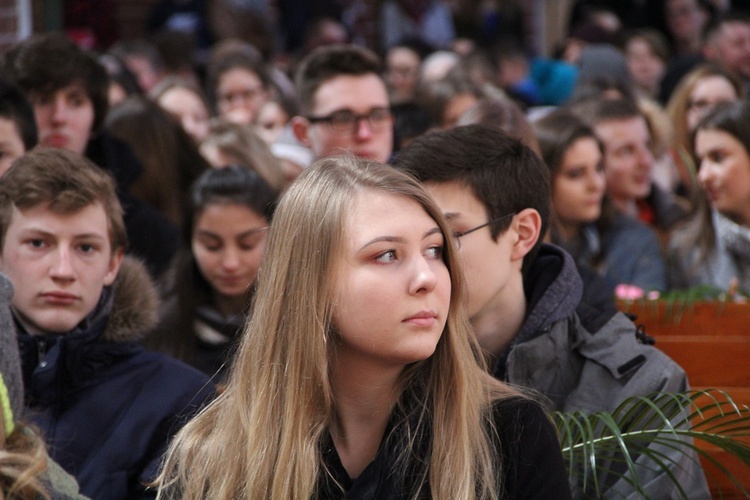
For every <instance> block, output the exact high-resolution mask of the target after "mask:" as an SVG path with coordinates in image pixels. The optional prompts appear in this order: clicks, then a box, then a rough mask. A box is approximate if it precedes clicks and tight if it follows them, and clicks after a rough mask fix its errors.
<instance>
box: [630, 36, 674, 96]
mask: <svg viewBox="0 0 750 500" xmlns="http://www.w3.org/2000/svg"><path fill="white" fill-rule="evenodd" d="M625 58H626V60H627V64H628V70H629V71H630V75H631V76H632V77H633V81H634V82H635V83H636V85H638V86H639V87H642V88H644V89H653V88H655V87H656V86H658V84H659V82H660V81H661V78H662V77H663V76H664V71H665V70H666V67H667V66H666V64H665V63H664V61H662V60H661V59H660V58H659V56H657V55H656V54H655V53H654V51H653V50H652V49H651V46H650V45H649V44H648V42H647V41H646V40H644V39H643V38H633V39H632V40H631V41H630V42H628V45H627V47H626V48H625Z"/></svg>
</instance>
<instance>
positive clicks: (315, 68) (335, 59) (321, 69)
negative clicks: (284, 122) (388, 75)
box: [294, 45, 385, 114]
mask: <svg viewBox="0 0 750 500" xmlns="http://www.w3.org/2000/svg"><path fill="white" fill-rule="evenodd" d="M381 70H382V65H381V62H380V58H379V57H378V56H377V55H376V54H375V53H374V52H372V51H371V50H369V49H365V48H363V47H358V46H356V45H327V46H324V47H320V48H318V49H316V50H314V51H312V52H311V53H310V54H309V55H308V56H307V57H305V58H304V59H303V60H302V62H300V64H299V67H298V68H297V72H296V73H295V78H294V81H295V84H296V86H297V95H298V96H299V107H300V112H301V113H302V114H306V113H310V112H311V111H312V108H313V107H314V106H315V95H316V94H317V93H318V89H319V88H320V87H321V86H322V85H323V84H324V83H326V82H327V81H328V80H331V79H333V78H336V77H337V76H342V75H347V76H363V75H369V74H374V75H376V76H378V77H380V74H381ZM383 86H385V83H383Z"/></svg>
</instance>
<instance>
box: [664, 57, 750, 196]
mask: <svg viewBox="0 0 750 500" xmlns="http://www.w3.org/2000/svg"><path fill="white" fill-rule="evenodd" d="M743 95H744V92H743V88H742V84H741V83H740V82H739V81H738V80H737V78H736V77H735V76H733V75H732V74H731V73H729V72H728V71H726V70H724V69H722V68H720V67H718V66H715V65H712V64H703V65H700V66H698V67H697V68H695V69H694V70H692V71H691V72H690V73H688V74H687V75H685V76H684V77H683V78H682V80H680V84H679V85H678V86H677V88H676V89H675V91H674V92H673V93H672V97H671V98H670V99H669V102H668V103H667V114H668V115H669V119H670V121H671V122H672V126H673V128H674V137H673V140H672V145H671V148H670V149H671V153H672V157H673V159H674V164H675V166H676V169H675V172H674V173H673V180H672V189H673V191H675V192H676V193H677V194H678V195H682V196H684V197H686V198H688V199H690V201H691V202H695V200H693V198H694V197H696V196H697V197H698V198H700V197H701V196H702V195H701V194H700V192H699V185H698V179H697V170H698V169H697V168H696V165H695V161H694V159H693V145H692V142H691V141H692V134H693V133H694V132H695V127H697V126H698V122H700V121H701V119H702V118H703V117H705V116H706V115H707V114H708V113H709V112H710V111H711V110H712V109H713V108H714V107H715V106H716V105H717V104H721V103H725V102H735V101H737V100H738V99H740V98H742V96H743Z"/></svg>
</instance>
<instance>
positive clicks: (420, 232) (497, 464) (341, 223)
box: [158, 156, 569, 500]
mask: <svg viewBox="0 0 750 500" xmlns="http://www.w3.org/2000/svg"><path fill="white" fill-rule="evenodd" d="M458 262H459V257H458V254H457V251H456V249H455V247H454V241H453V238H452V236H451V230H450V228H449V227H448V226H447V225H446V223H445V221H444V219H443V216H442V214H441V213H440V210H439V209H438V208H437V206H436V205H435V203H434V202H433V201H432V199H431V198H430V197H429V196H428V195H427V194H426V192H425V190H424V188H423V187H422V186H421V185H420V184H419V183H418V182H417V181H415V180H414V179H413V178H411V177H410V176H408V175H406V174H403V173H401V172H398V171H396V170H394V169H392V168H391V167H387V166H384V165H381V164H378V163H374V162H368V161H366V160H360V159H354V158H353V157H347V156H344V157H329V158H325V159H323V160H320V161H319V162H317V163H316V164H315V165H313V166H312V167H310V169H308V170H306V171H305V172H304V173H303V174H302V175H301V176H300V178H299V179H298V180H297V181H296V182H295V183H294V184H292V186H291V187H290V188H289V189H288V191H287V192H286V194H285V195H284V197H283V198H282V200H281V201H280V203H279V206H278V208H277V210H276V212H275V215H274V222H273V224H272V226H271V229H270V233H269V236H268V243H267V251H266V254H265V256H264V261H263V264H262V265H261V269H260V271H259V276H258V289H257V293H256V294H255V302H254V308H253V312H252V314H251V318H250V320H249V322H248V324H247V327H246V329H245V334H244V337H243V340H242V343H241V345H240V347H239V349H238V351H237V355H236V358H235V360H234V364H233V367H232V371H231V373H230V376H229V380H228V383H227V387H226V390H225V391H224V393H223V394H222V395H221V396H220V397H219V398H218V399H217V400H216V402H215V403H214V404H212V405H211V406H210V407H208V408H207V409H206V410H205V411H204V412H203V413H202V414H201V415H199V416H198V417H197V418H195V419H194V420H193V421H191V422H190V423H189V424H188V425H187V426H186V427H185V430H184V432H181V433H180V435H179V436H178V437H177V438H176V439H175V440H174V442H173V443H172V445H171V448H170V451H169V453H168V456H167V458H166V462H165V465H164V468H163V471H162V474H161V476H160V479H159V481H158V484H159V487H160V492H159V495H160V497H161V498H184V499H198V498H235V499H237V498H272V499H285V500H286V499H289V498H300V499H301V498H361V497H365V496H367V497H373V498H438V499H456V498H461V499H472V498H492V499H496V498H516V497H518V498H550V497H557V498H560V497H568V496H569V493H567V492H569V486H568V484H567V478H566V475H565V470H564V466H563V463H562V457H561V454H560V449H559V444H558V443H557V439H556V437H555V432H554V429H553V428H552V427H551V424H550V422H549V421H548V420H547V417H546V416H545V415H544V412H543V411H542V410H541V408H540V406H539V405H538V404H537V403H535V402H532V401H530V400H529V399H527V398H525V397H523V396H521V395H519V394H518V392H517V391H515V390H513V389H511V388H510V387H508V386H507V385H505V384H503V383H502V382H499V381H497V380H495V379H493V378H492V377H491V376H490V375H488V374H487V372H486V371H485V369H484V367H483V366H482V363H481V362H480V359H481V358H482V355H481V354H480V351H479V348H478V346H477V344H476V341H475V339H474V336H473V335H472V333H471V327H470V325H469V323H468V320H467V317H466V312H465V311H464V308H463V304H462V303H463V296H462V293H461V288H462V286H461V276H460V271H459V268H458V265H459V264H458Z"/></svg>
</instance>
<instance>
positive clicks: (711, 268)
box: [669, 100, 750, 293]
mask: <svg viewBox="0 0 750 500" xmlns="http://www.w3.org/2000/svg"><path fill="white" fill-rule="evenodd" d="M693 144H694V151H695V156H696V158H697V163H698V182H699V183H700V186H701V188H702V191H703V193H704V195H705V196H704V197H703V199H702V200H701V203H700V204H699V205H698V208H697V209H696V211H695V213H694V215H693V216H692V218H691V219H690V220H689V221H687V222H686V223H685V225H683V226H682V227H680V228H678V229H677V230H675V232H674V234H673V235H672V239H671V241H670V252H669V254H670V257H671V259H670V284H671V286H672V287H673V288H686V287H691V286H696V285H712V286H714V287H717V288H720V289H722V290H727V289H735V288H737V287H739V288H740V289H741V290H742V291H744V292H745V293H750V103H749V102H748V101H746V100H743V101H739V102H735V103H726V104H721V105H719V106H717V107H716V108H715V109H714V110H713V111H712V112H711V113H710V114H709V115H708V116H706V117H705V118H704V119H703V120H702V121H701V122H700V123H699V124H698V125H697V127H696V130H695V135H694V141H693Z"/></svg>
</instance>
